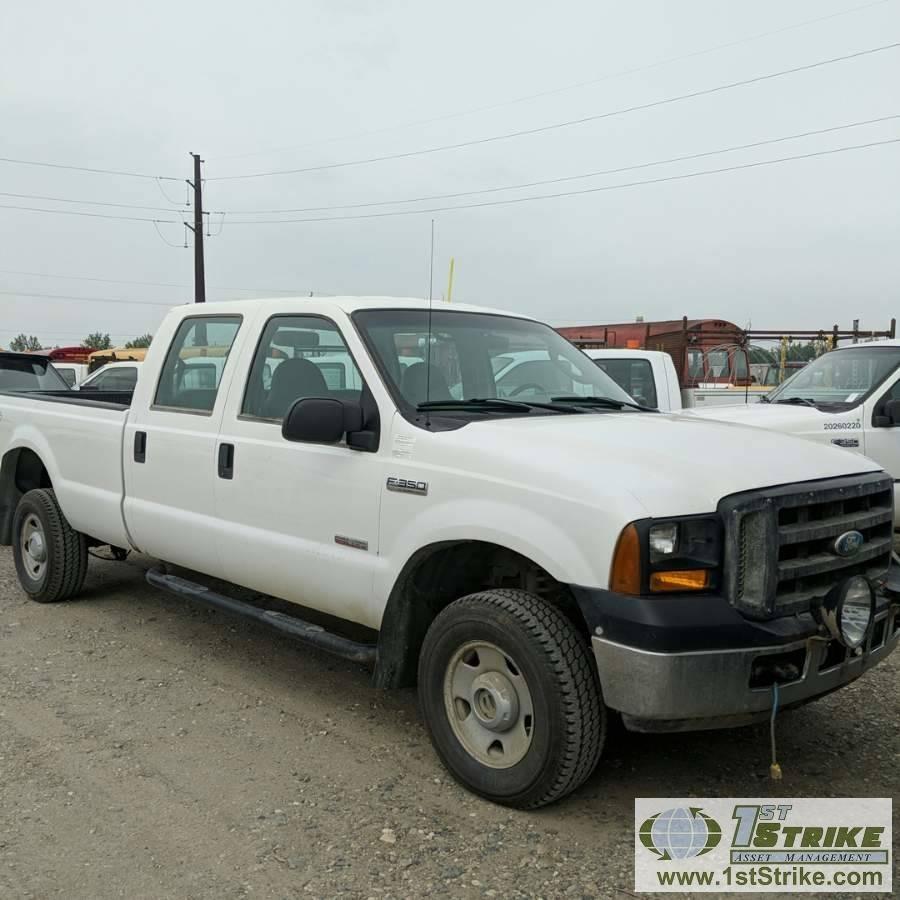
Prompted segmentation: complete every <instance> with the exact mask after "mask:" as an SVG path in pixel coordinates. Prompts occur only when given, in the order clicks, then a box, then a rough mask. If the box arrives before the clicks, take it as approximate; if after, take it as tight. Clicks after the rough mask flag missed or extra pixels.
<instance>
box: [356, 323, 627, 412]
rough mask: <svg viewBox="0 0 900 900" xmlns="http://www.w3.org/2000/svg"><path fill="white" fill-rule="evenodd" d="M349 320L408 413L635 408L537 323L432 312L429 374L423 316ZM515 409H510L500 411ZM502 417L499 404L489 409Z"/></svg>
mask: <svg viewBox="0 0 900 900" xmlns="http://www.w3.org/2000/svg"><path fill="white" fill-rule="evenodd" d="M354 321H355V322H356V323H357V325H358V327H359V329H360V331H361V333H362V336H363V338H364V340H365V341H366V343H367V344H368V346H369V348H370V350H371V352H372V354H373V356H374V357H375V358H376V360H377V361H378V363H379V365H380V368H381V370H382V372H383V373H384V374H385V376H386V378H387V379H388V382H389V384H388V386H389V387H390V388H391V391H392V393H393V394H394V397H395V399H397V400H398V402H400V403H401V405H405V406H407V407H412V408H413V409H415V408H416V407H418V406H419V405H420V404H422V403H426V402H430V403H435V402H442V401H443V402H452V401H462V400H470V399H474V398H478V399H482V400H484V399H494V398H497V399H500V400H504V401H509V400H513V401H519V402H520V404H519V405H522V404H529V405H530V404H541V403H543V404H548V403H550V402H551V401H553V400H555V399H558V398H560V397H569V398H570V397H584V398H587V397H608V398H611V399H612V400H615V401H621V402H623V403H632V402H633V401H632V400H631V398H630V397H629V396H628V394H626V393H625V391H623V390H622V389H621V388H620V387H619V386H618V385H617V384H616V383H615V382H614V381H613V380H612V379H611V378H610V377H609V376H608V375H607V374H606V373H605V372H603V371H602V370H600V369H599V368H597V366H596V365H594V362H593V360H591V359H589V358H588V357H587V356H585V355H584V354H583V353H582V352H581V351H579V350H577V349H576V348H575V347H573V346H572V345H571V344H570V343H569V342H568V341H567V340H566V339H565V338H563V337H562V336H561V335H559V334H557V333H556V332H555V331H554V330H553V329H552V328H550V327H549V326H548V325H543V324H541V323H539V322H532V321H529V320H527V319H516V318H513V317H510V316H501V315H491V314H487V313H468V312H450V311H447V310H446V309H436V310H434V311H433V313H432V322H431V343H430V357H431V368H430V372H429V368H428V365H427V363H426V362H425V360H426V357H427V356H428V355H429V354H428V346H429V342H428V311H427V310H425V309H379V310H362V311H360V312H357V313H356V314H355V315H354ZM411 361H412V362H411ZM515 406H516V404H509V406H508V408H507V409H506V410H505V411H506V412H507V413H509V412H510V409H511V408H514V407H515ZM535 409H536V411H539V410H537V408H535ZM503 411H504V410H503V408H502V406H501V405H500V404H495V406H494V407H492V408H491V412H496V413H499V414H502V413H503ZM543 411H544V412H549V411H550V410H543Z"/></svg>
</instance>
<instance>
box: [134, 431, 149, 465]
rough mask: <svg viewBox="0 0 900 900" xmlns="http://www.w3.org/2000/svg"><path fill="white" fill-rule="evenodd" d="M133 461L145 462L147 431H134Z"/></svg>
mask: <svg viewBox="0 0 900 900" xmlns="http://www.w3.org/2000/svg"><path fill="white" fill-rule="evenodd" d="M134 461H135V462H137V463H142V462H147V432H146V431H136V432H135V433H134Z"/></svg>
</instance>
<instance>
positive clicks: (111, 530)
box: [0, 390, 131, 547]
mask: <svg viewBox="0 0 900 900" xmlns="http://www.w3.org/2000/svg"><path fill="white" fill-rule="evenodd" d="M130 407H131V392H130V391H90V392H89V391H84V392H83V393H82V392H81V391H64V390H58V391H56V390H54V391H0V447H3V448H4V451H5V452H6V451H14V453H12V454H10V453H8V452H6V455H5V456H4V464H5V466H14V465H15V464H16V461H17V458H18V455H20V454H22V453H26V454H27V453H34V454H36V455H37V457H38V458H39V459H40V460H41V461H42V462H43V464H44V465H45V466H46V467H47V470H48V473H49V476H50V480H51V482H52V484H53V489H54V490H55V491H56V494H57V497H58V499H59V502H60V506H61V507H62V508H63V510H64V511H65V513H66V516H67V518H68V519H69V522H70V524H71V525H72V527H73V528H74V529H76V530H77V531H81V532H83V533H84V534H87V535H89V536H90V537H92V538H95V539H97V540H99V541H102V542H103V543H108V544H111V545H113V546H115V547H128V546H129V541H128V533H127V531H126V529H125V522H124V519H123V516H122V499H123V493H124V480H123V471H122V465H123V450H122V441H123V436H124V432H125V423H126V421H127V420H128V412H129V409H130ZM3 475H4V473H3V472H0V478H2V477H3ZM35 486H37V485H35ZM3 514H4V511H3V510H0V518H2V517H3Z"/></svg>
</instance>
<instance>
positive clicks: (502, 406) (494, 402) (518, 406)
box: [416, 397, 578, 413]
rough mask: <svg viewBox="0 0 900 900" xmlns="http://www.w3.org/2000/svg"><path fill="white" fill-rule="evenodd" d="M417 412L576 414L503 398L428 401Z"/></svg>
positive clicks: (550, 406) (544, 405) (574, 411)
mask: <svg viewBox="0 0 900 900" xmlns="http://www.w3.org/2000/svg"><path fill="white" fill-rule="evenodd" d="M416 409H417V410H427V409H437V410H441V409H474V410H479V411H482V410H499V411H502V412H522V413H530V412H531V411H532V410H533V409H552V410H553V411H554V412H563V413H577V412H578V410H577V409H572V408H571V407H569V406H556V405H555V404H553V403H526V402H524V401H523V400H507V399H505V398H504V397H468V398H466V399H465V400H428V401H426V402H425V403H419V404H418V405H417V406H416Z"/></svg>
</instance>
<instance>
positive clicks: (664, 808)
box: [634, 797, 893, 894]
mask: <svg viewBox="0 0 900 900" xmlns="http://www.w3.org/2000/svg"><path fill="white" fill-rule="evenodd" d="M892 846H893V845H892V842H891V800H890V798H887V799H878V798H872V797H843V798H840V799H827V800H825V799H823V800H813V799H800V798H794V799H791V798H774V797H751V798H741V797H728V798H710V797H706V798H684V797H681V798H678V797H638V798H636V799H635V801H634V887H635V890H636V891H649V892H653V893H659V892H666V891H674V892H678V893H692V892H706V893H712V892H718V893H729V892H734V893H746V892H755V893H766V892H777V893H801V892H807V893H826V892H827V893H853V894H860V893H890V892H891V889H892V885H891V871H892V865H891V853H892Z"/></svg>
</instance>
